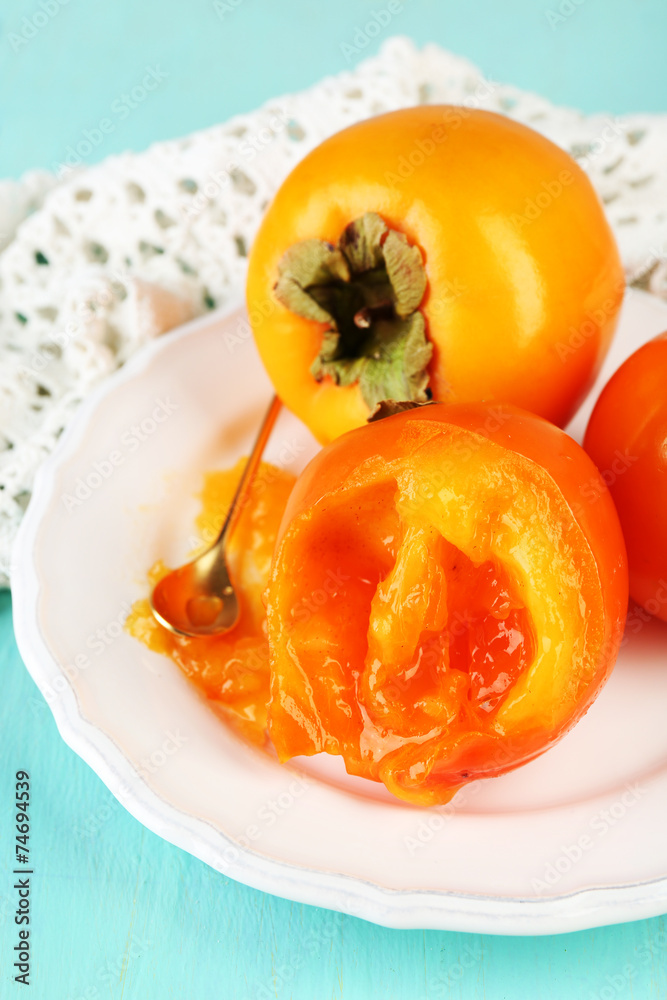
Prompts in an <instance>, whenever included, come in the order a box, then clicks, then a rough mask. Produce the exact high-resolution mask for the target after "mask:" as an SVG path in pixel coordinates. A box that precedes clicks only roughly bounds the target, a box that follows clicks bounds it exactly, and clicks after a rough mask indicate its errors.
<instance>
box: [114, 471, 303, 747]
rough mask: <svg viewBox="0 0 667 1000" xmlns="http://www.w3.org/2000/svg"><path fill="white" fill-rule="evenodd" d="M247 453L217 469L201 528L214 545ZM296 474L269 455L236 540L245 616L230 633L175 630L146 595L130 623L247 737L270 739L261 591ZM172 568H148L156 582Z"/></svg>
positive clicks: (208, 482)
mask: <svg viewBox="0 0 667 1000" xmlns="http://www.w3.org/2000/svg"><path fill="white" fill-rule="evenodd" d="M244 465H245V460H242V461H240V462H239V463H238V464H237V465H236V466H235V467H234V468H233V469H229V470H226V471H221V472H210V473H208V474H207V476H206V477H205V482H204V489H203V492H202V494H201V500H202V510H201V513H200V515H199V517H198V518H197V529H198V532H199V534H200V536H201V537H202V538H203V539H204V543H205V544H210V542H211V541H212V539H214V538H215V537H216V535H217V533H218V531H219V529H220V525H221V524H222V520H223V518H224V514H225V512H226V510H227V508H228V507H229V503H230V501H231V499H232V496H233V494H234V489H235V487H236V484H237V482H238V480H239V478H240V475H241V471H242V469H243V467H244ZM293 485H294V476H292V475H291V474H290V473H288V472H285V471H283V470H281V469H278V468H276V467H275V466H272V465H269V464H268V463H265V462H263V463H262V464H261V466H260V468H259V471H258V473H257V475H256V477H255V481H254V483H253V486H252V488H251V492H250V496H249V500H248V502H247V504H246V505H245V507H244V509H243V510H242V512H241V516H240V518H239V521H238V524H237V526H236V528H235V530H234V533H233V535H232V537H231V539H230V543H229V549H228V560H229V567H230V572H231V574H232V578H233V580H234V582H235V584H236V586H237V589H238V592H239V596H240V605H241V617H240V620H239V623H238V625H237V626H236V628H235V629H234V630H233V631H232V632H230V633H228V634H227V635H224V636H217V637H212V638H206V639H195V638H188V637H185V636H176V635H173V634H172V633H171V632H169V631H167V629H165V628H162V626H160V625H158V623H157V622H156V620H155V618H154V617H153V615H152V613H151V610H150V605H149V603H148V601H147V600H142V601H138V602H137V603H136V604H135V605H134V607H133V609H132V612H131V614H130V615H129V617H128V619H127V622H126V627H127V629H128V631H129V632H130V634H131V635H133V636H135V638H137V639H139V640H140V641H141V642H143V643H144V644H145V645H147V646H148V647H149V648H150V649H153V650H155V651H156V652H159V653H165V654H166V655H167V656H170V657H171V659H172V660H174V662H175V663H177V664H178V666H179V667H180V668H181V670H182V671H183V673H184V674H185V675H186V676H187V677H189V678H190V679H191V680H192V681H193V682H194V684H196V686H197V687H198V688H199V689H200V691H202V692H203V694H204V695H205V696H206V698H207V699H208V700H209V702H210V703H211V705H212V706H213V707H214V708H215V709H216V711H218V713H219V714H220V715H221V716H222V717H223V718H224V719H225V720H226V721H228V722H229V723H230V724H231V725H232V726H233V727H234V728H235V729H236V730H237V731H238V732H240V733H241V735H243V736H244V737H245V738H246V739H248V740H250V741H251V742H252V743H255V744H257V745H260V746H261V745H263V744H264V743H265V742H266V739H267V736H266V730H267V702H268V698H269V646H268V642H267V638H266V612H265V609H264V605H263V603H262V594H263V592H264V589H265V588H266V584H267V581H268V576H269V567H270V564H271V557H272V555H273V548H274V544H275V540H276V535H277V532H278V526H279V524H280V519H281V517H282V513H283V510H284V508H285V504H286V502H287V498H288V496H289V494H290V491H291V489H292V486H293ZM167 572H168V569H167V567H166V566H164V564H163V563H161V562H158V563H156V565H155V566H154V567H153V569H152V570H151V572H150V574H149V582H150V584H151V587H152V586H154V585H155V584H156V583H157V581H158V580H159V579H160V578H161V577H162V576H164V574H165V573H167Z"/></svg>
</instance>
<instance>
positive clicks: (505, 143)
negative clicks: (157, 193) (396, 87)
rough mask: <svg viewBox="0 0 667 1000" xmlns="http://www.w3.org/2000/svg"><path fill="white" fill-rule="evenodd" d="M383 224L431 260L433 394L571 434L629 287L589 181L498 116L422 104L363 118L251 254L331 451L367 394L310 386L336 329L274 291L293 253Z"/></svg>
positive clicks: (305, 172)
mask: <svg viewBox="0 0 667 1000" xmlns="http://www.w3.org/2000/svg"><path fill="white" fill-rule="evenodd" d="M369 211H373V212H377V213H379V214H380V215H381V216H382V218H383V219H384V220H385V222H386V223H387V225H388V226H390V227H391V228H394V229H397V230H400V231H401V232H403V233H405V235H406V236H407V237H408V239H409V241H410V242H411V243H413V244H417V245H418V246H419V247H420V248H421V251H422V256H423V259H424V263H425V267H426V272H427V278H428V287H427V291H426V294H425V297H424V300H423V302H422V306H421V308H422V312H423V313H424V315H425V317H426V321H427V335H428V337H429V339H430V340H431V342H432V343H433V345H434V348H435V350H434V355H433V358H432V361H431V364H430V368H429V374H430V388H431V390H432V392H433V397H434V398H435V399H437V400H443V401H447V402H458V401H461V402H465V401H475V400H497V401H501V402H509V403H513V404H515V405H517V406H521V407H523V408H525V409H527V410H530V411H531V412H533V413H537V414H540V415H541V416H544V417H546V418H547V419H549V420H552V421H553V422H554V423H557V424H559V425H560V426H564V425H565V424H566V423H567V421H568V420H569V418H570V417H571V416H572V415H573V413H574V412H575V410H576V409H577V407H578V405H579V403H580V402H581V400H582V399H583V397H584V395H585V394H586V392H587V390H588V389H589V388H590V386H591V384H592V382H593V379H594V378H595V375H596V373H597V372H598V370H599V367H600V364H601V362H602V360H603V358H604V356H605V354H606V352H607V349H608V347H609V344H610V341H611V338H612V336H613V333H614V330H615V327H616V321H617V314H618V309H619V306H620V304H621V301H622V297H623V290H624V278H623V271H622V267H621V263H620V260H619V255H618V250H617V248H616V244H615V242H614V238H613V235H612V233H611V230H610V228H609V225H608V223H607V221H606V219H605V216H604V213H603V210H602V207H601V205H600V203H599V201H598V198H597V195H596V194H595V192H594V190H593V188H592V186H591V184H590V182H589V180H588V178H587V177H586V175H585V174H584V172H583V171H582V170H581V169H580V168H579V167H578V166H577V164H576V163H575V162H574V160H572V159H571V157H570V156H569V155H568V154H567V153H565V152H564V151H563V150H561V149H560V148H559V147H557V146H555V145H554V144H553V143H551V142H550V141H548V140H547V139H545V138H544V137H543V136H541V135H539V134H538V133H537V132H535V131H533V130H532V129H529V128H527V127H525V126H524V125H520V124H518V123H517V122H514V121H511V120H510V119H508V118H505V117H503V116H500V115H497V114H493V113H490V112H486V111H478V110H472V109H469V108H455V107H448V106H423V107H416V108H408V109H405V110H402V111H395V112H392V113H390V114H385V115H381V116H378V117H376V118H372V119H370V120H368V121H364V122H361V123H359V124H357V125H353V126H352V127H350V128H348V129H345V130H344V131H342V132H339V133H338V134H336V135H334V136H332V137H331V138H329V139H327V140H326V141H325V142H323V143H322V144H321V145H320V146H318V147H317V148H316V149H315V150H313V151H312V152H311V153H310V154H309V155H308V156H306V157H305V159H303V160H302V161H301V162H300V163H299V164H298V165H297V166H296V167H295V169H294V170H293V171H292V173H291V174H290V175H289V176H288V178H287V179H286V181H285V182H284V183H283V185H282V187H281V188H280V190H279V191H278V193H277V195H276V196H275V198H274V200H273V202H272V204H271V205H270V207H269V209H268V211H267V213H266V215H265V217H264V220H263V223H262V225H261V227H260V230H259V232H258V235H257V237H256V239H255V242H254V244H253V247H252V250H251V254H250V260H249V269H248V282H247V302H248V311H249V315H250V321H251V324H252V327H253V331H254V335H255V339H256V343H257V346H258V349H259V352H260V355H261V357H262V360H263V362H264V365H265V367H266V370H267V372H268V373H269V376H270V377H271V380H272V381H273V383H274V385H275V387H276V390H277V392H278V394H279V395H280V397H281V398H282V400H283V402H284V403H285V404H286V405H287V406H288V407H289V408H290V409H291V410H292V411H293V412H294V413H295V414H296V415H297V416H299V417H300V418H301V419H302V420H303V421H304V423H306V424H307V426H308V427H309V428H310V430H311V431H312V432H313V434H314V435H315V437H317V438H318V440H319V441H321V442H322V443H326V442H328V441H331V440H332V439H333V438H335V437H337V436H338V435H339V434H341V433H344V432H345V431H348V430H350V429H352V428H353V427H358V426H360V425H361V424H363V423H364V421H365V420H366V419H367V417H368V409H367V407H366V404H365V403H364V401H363V399H362V397H361V394H360V392H359V389H358V387H357V386H356V385H352V386H349V387H345V388H343V387H337V386H335V385H334V384H333V382H332V381H331V380H328V379H327V380H325V381H323V382H321V383H319V384H318V383H317V382H316V381H315V379H314V378H313V377H312V375H311V374H310V371H309V369H310V365H311V363H312V361H313V359H314V358H315V357H316V355H317V353H318V349H319V345H320V341H321V335H322V330H323V329H324V327H323V325H322V324H318V323H314V322H311V321H309V320H306V319H303V318H301V317H299V316H296V315H295V314H293V313H291V312H290V311H289V310H288V309H287V308H285V307H284V306H283V305H281V304H280V303H279V302H278V301H277V300H276V299H275V297H274V295H273V286H274V284H275V281H276V277H277V267H278V262H279V260H280V258H281V257H282V255H283V253H284V252H285V251H286V250H287V249H288V248H289V247H290V246H291V245H292V244H294V243H296V242H297V241H299V240H304V239H308V238H312V237H316V238H319V239H325V240H329V241H331V242H336V241H337V240H338V239H339V237H340V235H341V233H342V231H343V229H344V228H345V227H346V226H347V225H348V223H350V222H351V221H352V220H354V219H356V218H359V217H360V216H361V215H363V214H364V213H365V212H369Z"/></svg>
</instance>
